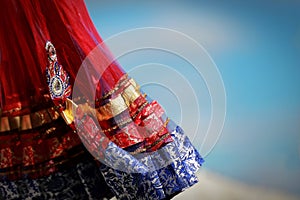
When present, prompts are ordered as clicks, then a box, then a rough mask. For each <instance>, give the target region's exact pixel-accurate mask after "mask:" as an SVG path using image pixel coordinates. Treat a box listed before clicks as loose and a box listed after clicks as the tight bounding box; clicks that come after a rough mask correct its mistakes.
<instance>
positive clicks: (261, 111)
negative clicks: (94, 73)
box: [85, 0, 300, 196]
mask: <svg viewBox="0 0 300 200" xmlns="http://www.w3.org/2000/svg"><path fill="white" fill-rule="evenodd" d="M85 2H86V5H87V8H88V10H89V12H90V15H91V18H92V20H93V22H94V24H95V26H96V28H97V30H98V32H99V33H100V35H101V36H102V38H103V39H104V40H105V39H108V38H110V37H112V36H113V35H115V34H118V33H120V32H123V31H127V30H130V29H134V28H142V27H163V28H168V29H174V30H176V31H179V32H182V33H184V34H187V35H189V36H190V37H191V38H193V39H194V40H196V41H197V42H198V43H200V44H201V45H202V46H203V48H204V49H205V50H206V51H207V52H208V54H209V55H210V56H211V58H212V59H213V61H214V63H215V64H216V66H217V68H218V70H219V72H220V75H221V77H222V80H223V83H224V87H225V90H226V103H227V104H226V110H227V112H226V119H225V124H224V128H223V131H222V135H221V137H220V138H219V140H218V142H217V144H216V146H215V147H214V148H213V150H212V151H211V152H210V153H209V154H208V155H207V156H206V157H205V160H206V162H205V164H204V167H205V168H206V169H209V170H211V171H214V172H217V173H220V174H222V175H225V176H228V177H231V178H234V179H237V180H240V181H244V182H247V183H250V184H255V185H259V186H263V187H267V188H275V189H279V190H282V191H286V192H289V193H293V194H296V195H299V196H300V88H299V86H300V12H299V9H300V1H296V0H295V1H293V0H286V1H284V0H273V1H271V0H265V1H256V0H252V1H232V0H229V1H216V0H212V1H163V2H162V1H155V0H154V1H142V2H141V1H132V0H130V1H94V0H86V1H85ZM144 39H145V40H147V38H146V37H145V38H144ZM174 42H175V43H176V40H175V41H174ZM121 46H122V43H120V47H121ZM186 51H187V52H188V50H186ZM113 53H114V51H113ZM189 53H191V54H193V52H189ZM194 58H195V59H197V55H195V56H194ZM118 61H119V62H120V64H121V65H122V67H123V68H124V69H125V70H126V71H128V72H129V74H130V75H131V76H133V77H134V78H136V79H137V81H138V82H143V83H144V85H143V86H142V89H143V90H144V91H145V92H146V93H148V94H150V95H151V97H152V98H154V99H157V100H158V101H159V102H160V103H161V104H162V105H163V107H164V108H165V109H166V112H167V113H168V115H169V116H170V117H171V118H172V119H174V120H175V121H176V122H178V123H179V124H181V123H182V122H183V121H185V122H188V123H185V124H184V126H183V128H184V129H185V130H186V132H195V130H194V127H195V124H197V123H198V122H197V120H196V119H195V116H196V118H197V119H198V117H197V116H198V115H199V116H200V122H199V124H198V125H199V127H198V128H199V129H198V130H197V131H196V135H193V138H192V139H193V142H194V144H195V146H196V147H197V149H199V150H200V149H201V148H200V146H201V140H203V136H204V132H205V131H206V130H207V128H208V123H209V119H210V113H211V110H212V106H211V105H210V96H209V93H208V91H207V87H206V85H205V82H204V81H203V79H202V78H201V76H200V75H198V74H196V73H195V71H193V68H192V67H191V65H190V64H189V63H187V62H186V61H185V60H183V59H182V58H180V56H176V55H172V54H170V53H168V52H164V51H159V50H149V49H147V50H143V51H137V52H133V53H130V54H127V55H124V56H122V57H120V58H119V59H118ZM149 63H152V64H149ZM153 63H156V64H153ZM157 63H158V64H157ZM159 64H160V65H159ZM140 65H142V66H140ZM137 66H140V67H137ZM166 66H167V67H166ZM160 70H161V71H160ZM164 70H165V71H164ZM168 72H170V73H168ZM176 72H178V73H177V74H176ZM181 78H182V79H181ZM174 79H176V80H177V85H175V86H174V84H173V83H172V84H171V82H163V81H165V80H170V81H171V80H174ZM147 82H149V83H150V82H153V83H152V84H146V83H147ZM183 82H184V83H183ZM181 83H182V84H181ZM168 84H171V85H168ZM186 84H188V85H189V86H191V87H192V88H193V91H194V92H195V96H190V93H185V92H186V91H185V90H180V88H181V87H183V85H186ZM168 87H170V88H171V89H168ZM176 88H179V91H178V90H176ZM180 92H183V93H184V94H186V95H183V97H182V94H179V93H180ZM194 99H196V103H197V104H198V107H199V110H200V111H199V112H200V114H199V112H198V110H197V109H196V108H195V106H194V103H193V102H195V101H194ZM182 110H184V111H187V112H184V111H182ZM183 113H188V114H183ZM183 118H184V119H183Z"/></svg>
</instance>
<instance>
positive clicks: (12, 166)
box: [0, 0, 124, 179]
mask: <svg viewBox="0 0 300 200" xmlns="http://www.w3.org/2000/svg"><path fill="white" fill-rule="evenodd" d="M0 17H1V20H0V109H1V110H0V119H1V120H2V119H3V118H4V117H6V116H8V117H10V118H12V117H13V116H16V117H18V116H24V115H25V114H31V115H32V114H33V113H34V112H36V111H41V110H43V109H46V108H50V107H52V106H53V102H52V101H51V99H50V96H49V91H48V85H47V81H46V75H45V69H46V66H47V65H48V59H47V54H46V51H45V44H46V42H47V41H48V40H49V41H51V42H52V43H53V44H54V46H55V47H56V49H57V56H58V61H59V63H60V64H61V65H62V66H63V68H64V70H66V71H67V73H68V74H69V76H70V82H71V84H73V82H74V80H75V77H76V75H77V72H78V70H79V68H80V66H81V64H82V61H83V60H84V59H85V58H86V57H87V55H89V53H90V52H91V51H92V50H93V49H94V48H95V47H96V46H97V45H99V44H100V43H101V42H102V39H101V38H100V36H99V35H98V33H97V30H96V29H95V27H94V25H93V23H92V21H91V19H90V17H89V15H88V12H87V10H86V8H85V5H84V2H83V0H76V1H71V0H49V1H36V0H1V1H0ZM101 47H102V49H101V50H102V51H99V52H98V51H97V53H98V54H99V55H98V58H99V59H96V60H93V62H94V63H93V64H95V65H94V66H95V70H100V71H101V69H99V68H101V67H103V66H105V64H107V63H109V62H108V61H110V53H109V52H108V51H107V48H106V47H105V46H103V45H102V46H101ZM100 58H101V59H100ZM107 60H108V61H107ZM103 63H104V64H103ZM102 70H105V72H104V74H103V76H102V77H101V82H102V83H103V84H101V85H100V84H99V85H98V88H97V91H98V94H97V96H101V94H103V93H105V92H106V91H109V90H110V89H112V88H113V87H114V85H115V84H116V83H117V81H118V80H119V79H120V77H121V76H122V75H123V74H124V72H123V70H122V69H121V68H120V67H119V66H118V65H117V64H116V63H115V62H113V63H112V64H111V65H110V66H109V67H108V68H107V69H105V68H103V69H102ZM81 81H82V80H81ZM79 86H80V87H82V88H80V89H81V91H82V92H83V93H85V92H86V93H89V92H91V91H89V88H85V87H86V86H84V84H83V83H79ZM84 95H85V94H84ZM34 117H43V118H44V117H46V115H43V116H39V115H38V116H35V115H33V116H31V122H32V123H33V122H34V121H33V118H34ZM0 123H1V121H0ZM0 126H1V125H0ZM82 151H83V148H82V144H81V141H80V139H79V138H78V136H77V135H76V134H74V133H73V131H72V130H71V129H70V128H69V127H67V125H66V124H65V122H64V121H63V120H62V119H59V120H53V121H52V122H51V123H48V124H42V125H41V126H38V127H36V128H34V129H27V130H25V131H24V130H20V129H13V130H10V131H6V132H5V131H4V132H1V131H0V168H1V172H0V175H1V176H2V175H7V176H8V177H10V178H11V179H18V178H21V177H22V176H23V175H24V174H27V175H30V176H32V177H38V176H41V175H47V174H49V173H51V172H54V171H56V169H57V168H58V166H59V165H60V163H69V162H70V163H72V162H73V161H74V160H75V159H76V158H77V157H78V156H77V155H81V154H82ZM74 162H75V161H74ZM74 162H73V164H74Z"/></svg>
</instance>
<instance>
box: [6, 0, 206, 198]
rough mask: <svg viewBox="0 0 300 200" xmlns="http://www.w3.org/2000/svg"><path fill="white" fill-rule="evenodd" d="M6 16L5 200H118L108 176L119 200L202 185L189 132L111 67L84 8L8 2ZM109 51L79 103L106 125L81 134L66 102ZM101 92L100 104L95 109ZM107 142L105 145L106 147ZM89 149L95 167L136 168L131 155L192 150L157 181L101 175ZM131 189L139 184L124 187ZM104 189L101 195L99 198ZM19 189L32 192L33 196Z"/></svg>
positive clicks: (86, 124)
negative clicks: (101, 161) (87, 65)
mask: <svg viewBox="0 0 300 200" xmlns="http://www.w3.org/2000/svg"><path fill="white" fill-rule="evenodd" d="M0 16H1V19H2V20H1V26H0V33H1V36H0V59H1V60H0V61H1V65H0V78H1V79H0V106H1V111H0V120H1V121H0V175H1V178H2V181H1V183H0V195H2V197H3V198H5V199H14V198H22V199H25V198H33V197H39V198H42V197H43V198H44V199H59V198H61V199H65V198H70V199H78V198H79V199H87V198H90V199H100V198H103V197H111V195H112V194H111V192H110V191H109V189H108V187H107V185H106V184H105V182H104V180H103V177H102V175H103V176H104V179H105V181H106V183H108V185H109V186H110V189H111V190H112V191H113V193H114V195H116V196H117V198H119V199H132V198H135V199H144V198H146V196H147V198H149V199H163V198H168V197H169V196H172V195H174V194H176V193H178V192H180V191H182V190H183V189H185V188H187V187H189V186H191V185H193V184H194V183H196V182H197V180H196V178H195V176H194V172H195V171H196V170H197V169H198V168H199V166H200V165H201V163H202V162H203V160H202V158H201V157H200V155H199V154H198V152H197V151H196V150H195V149H194V148H193V146H192V145H191V144H190V142H189V140H188V139H187V138H186V137H185V136H184V134H183V132H182V130H181V129H180V128H179V127H177V126H176V125H172V126H171V125H169V121H170V120H169V119H168V118H166V117H164V116H163V113H164V112H163V110H162V109H161V107H160V106H159V104H158V103H157V102H156V101H149V100H148V99H147V98H146V95H145V94H143V93H142V92H141V91H139V88H138V85H137V84H136V83H135V82H134V80H133V79H131V78H130V77H128V76H127V75H126V73H125V72H124V71H123V70H122V68H121V67H120V66H119V65H118V64H117V63H116V62H115V61H113V60H112V59H111V55H110V53H109V51H108V49H107V48H106V47H105V45H103V44H102V39H101V37H100V36H99V34H98V33H97V31H96V29H95V27H94V25H93V23H92V21H91V19H90V17H89V15H88V12H87V10H86V8H85V5H84V2H83V1H81V0H79V1H67V0H66V1H58V0H57V1H56V0H53V1H33V0H32V1H19V0H4V1H1V5H0ZM49 41H51V43H49ZM46 44H48V46H46V50H45V45H46ZM49 44H50V45H52V46H53V49H52V50H50V49H49ZM100 44H102V45H101V51H98V52H97V57H98V58H99V59H98V60H97V61H96V62H95V63H93V60H91V62H92V63H91V66H92V67H91V68H92V71H95V72H98V73H101V74H102V75H101V77H100V79H99V80H97V84H96V86H95V87H93V86H91V85H89V84H86V82H85V81H86V80H90V79H91V78H90V77H89V73H88V72H86V74H85V76H83V77H81V79H80V78H79V81H77V82H76V88H77V89H78V91H79V94H78V96H79V97H81V98H79V99H75V100H74V99H73V100H74V101H75V102H76V103H77V104H79V105H80V104H89V106H88V108H90V107H95V109H94V110H96V112H97V118H96V119H95V118H94V119H93V118H89V117H88V118H85V117H84V116H83V117H82V118H80V119H79V125H78V126H79V130H78V132H76V129H74V126H72V124H71V126H70V124H69V123H66V121H65V120H63V117H62V116H63V112H62V111H63V110H65V109H66V98H72V97H71V94H70V93H71V92H69V93H68V94H67V95H66V93H67V92H65V91H67V90H69V89H70V90H72V87H73V86H74V82H75V80H78V79H76V76H77V74H78V70H79V69H80V67H81V65H82V63H83V62H84V61H85V59H86V57H87V56H88V55H89V53H90V52H92V51H93V50H94V49H95V48H97V47H99V45H100ZM54 46H55V47H54ZM54 48H55V49H54ZM51 56H54V57H51ZM56 56H57V57H56ZM110 61H112V62H110ZM64 73H65V74H64ZM55 77H58V78H55ZM56 87H57V88H56ZM68 87H70V88H69V89H67V88H68ZM49 89H50V91H49ZM94 90H95V91H96V93H95V96H94V97H93V99H92V103H91V101H87V100H88V99H89V98H90V94H91V93H92V92H93V91H94ZM61 91H63V92H62V93H61ZM64 92H65V93H64ZM120 102H121V103H120ZM95 120H96V121H97V122H98V123H99V126H100V127H101V128H100V129H97V131H96V132H95V129H92V128H91V127H92V126H91V124H93V123H94V122H95ZM80 123H81V124H80ZM141 127H142V128H141ZM74 130H75V131H74ZM76 133H78V134H76ZM100 133H101V134H100ZM78 135H79V136H80V137H78ZM102 136H104V137H105V141H106V142H104V143H103V142H102V143H101V144H100V142H99V141H100V140H101V138H99V137H102ZM81 140H83V142H84V143H85V144H86V145H87V149H88V150H89V151H90V153H91V154H92V155H93V156H94V157H97V156H103V155H102V154H107V152H110V153H112V152H114V154H113V155H115V154H117V155H118V156H119V157H120V158H121V157H126V156H128V159H129V160H130V162H129V163H131V164H132V162H133V161H132V162H131V159H132V160H135V159H136V158H134V157H132V155H135V154H138V153H141V152H155V151H156V150H158V149H162V151H165V152H169V153H168V154H170V155H175V153H174V152H171V150H170V149H174V148H175V147H176V148H179V147H182V148H183V149H184V150H183V151H182V152H179V153H178V154H176V155H177V157H176V156H173V157H172V156H171V157H172V161H174V162H170V163H169V165H167V166H164V167H163V168H162V169H159V170H157V171H155V174H153V171H151V173H146V172H141V173H140V175H132V174H130V175H129V174H128V173H126V172H124V173H123V172H120V171H119V170H118V169H114V167H113V166H107V165H101V167H100V169H99V168H98V167H97V166H98V165H97V163H96V161H94V159H93V158H92V157H91V156H90V155H89V154H88V152H87V150H86V148H85V147H84V146H83V145H82V141H81ZM101 141H102V140H101ZM183 144H184V145H185V146H184V145H183ZM172 145H173V146H172ZM174 145H175V146H174ZM99 146H101V148H102V150H103V151H104V153H101V152H100V151H99V148H100V147H99ZM124 150H126V151H124ZM172 151H173V150H172ZM170 152H171V153H170ZM111 155H112V154H110V155H108V154H107V157H105V159H106V161H107V160H109V159H111V160H110V161H112V160H113V159H117V158H116V157H112V156H111ZM120 158H118V159H120ZM151 159H152V158H148V157H147V158H145V159H144V161H142V160H138V162H137V163H135V165H137V166H144V164H145V163H143V162H148V161H149V160H151ZM119 161H120V160H116V163H117V164H119V165H120V166H121V164H120V163H121V162H123V161H121V162H119ZM172 163H173V164H172ZM123 164H124V163H123ZM127 165H130V164H127ZM120 166H119V167H120ZM133 168H134V167H133ZM91 169H92V170H91ZM100 172H101V173H100ZM183 172H184V173H183ZM180 174H181V175H180ZM116 178H117V179H116ZM125 179H126V181H129V180H131V179H132V180H133V181H131V182H130V181H129V182H126V183H125V182H124V180H125ZM70 180H72V181H70ZM137 180H139V181H140V182H137ZM157 180H159V183H157V182H156V181H157ZM171 183H172V184H171ZM168 184H169V185H168ZM126 185H127V186H126ZM171 185H172V187H173V188H171V189H170V187H171ZM157 186H159V187H158V188H157ZM97 187H98V188H100V190H102V192H100V193H99V192H96V191H97V189H96V188H97ZM18 188H23V189H24V188H25V189H24V191H25V192H24V191H22V190H19V189H18ZM133 188H134V189H133ZM167 188H169V189H167ZM26 190H27V192H26ZM133 190H136V191H133ZM150 193H151V195H152V198H150V197H149V195H150ZM0 197H1V196H0Z"/></svg>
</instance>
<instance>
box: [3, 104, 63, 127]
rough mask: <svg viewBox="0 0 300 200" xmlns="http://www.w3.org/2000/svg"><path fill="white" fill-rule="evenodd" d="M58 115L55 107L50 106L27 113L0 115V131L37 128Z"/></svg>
mask: <svg viewBox="0 0 300 200" xmlns="http://www.w3.org/2000/svg"><path fill="white" fill-rule="evenodd" d="M59 116H60V115H59V113H58V112H57V111H56V110H55V108H54V107H51V108H48V109H43V110H39V111H37V112H34V113H30V114H27V115H21V116H15V117H0V132H6V131H11V130H15V129H18V130H21V131H24V130H28V129H33V128H37V127H39V126H42V125H44V124H48V123H50V122H52V121H54V120H56V119H58V118H59Z"/></svg>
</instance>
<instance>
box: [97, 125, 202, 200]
mask: <svg viewBox="0 0 300 200" xmlns="http://www.w3.org/2000/svg"><path fill="white" fill-rule="evenodd" d="M171 128H172V125H171V124H170V125H169V127H168V129H169V130H173V131H172V132H171V135H172V138H173V140H174V141H173V142H171V143H169V144H167V145H166V146H164V147H162V148H161V149H160V150H158V151H156V152H153V153H148V154H144V153H142V154H138V155H131V154H130V153H128V152H127V151H124V150H122V149H121V148H119V147H117V146H116V145H115V144H114V143H112V142H111V143H109V145H108V147H107V149H106V153H105V155H106V158H105V163H106V164H107V165H103V166H102V167H101V171H102V174H103V176H104V179H105V181H106V182H107V184H108V185H109V186H110V187H111V189H112V190H113V192H114V193H115V195H116V197H117V199H120V200H131V199H138V200H143V199H145V200H146V199H147V200H149V199H151V200H158V199H165V198H168V197H170V196H173V195H174V194H176V193H179V192H181V191H183V190H184V189H186V188H188V187H190V186H192V185H194V184H195V183H197V182H198V180H197V177H196V176H195V172H196V171H197V170H198V169H199V168H200V166H201V165H202V163H203V162H204V160H203V159H202V158H201V156H200V155H199V153H198V152H197V150H196V149H195V148H194V146H193V145H192V144H191V142H190V140H189V139H188V137H187V136H186V135H184V132H183V130H182V129H181V128H180V127H179V126H174V125H173V129H171ZM108 165H109V166H108Z"/></svg>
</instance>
